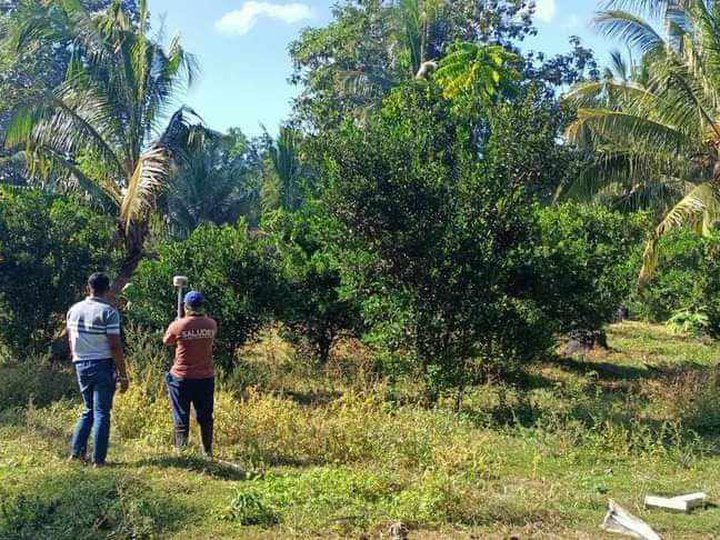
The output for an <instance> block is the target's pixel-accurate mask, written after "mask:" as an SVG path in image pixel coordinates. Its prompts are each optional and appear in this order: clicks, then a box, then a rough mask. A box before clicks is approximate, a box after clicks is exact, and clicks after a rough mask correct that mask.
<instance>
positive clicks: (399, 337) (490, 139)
mask: <svg viewBox="0 0 720 540" xmlns="http://www.w3.org/2000/svg"><path fill="white" fill-rule="evenodd" d="M523 100H524V101H521V102H519V103H503V104H498V105H497V106H496V107H494V109H493V110H492V111H488V113H487V119H486V120H485V122H486V125H485V126H483V127H484V128H485V134H484V140H481V141H473V140H472V138H468V137H467V134H468V132H469V131H472V130H473V129H475V128H477V127H478V126H476V125H474V124H473V122H474V120H473V119H468V118H462V117H457V116H456V112H455V110H454V109H453V108H452V107H451V106H450V104H448V103H447V102H446V101H445V100H443V98H442V97H441V96H439V95H437V94H436V89H435V88H433V87H432V85H426V84H412V85H409V86H408V87H406V88H403V89H402V91H398V92H395V93H393V94H392V95H391V96H390V97H389V98H387V99H386V100H385V101H384V103H383V107H382V109H381V110H380V111H378V112H377V113H376V114H374V115H372V116H371V117H370V119H369V120H368V122H367V125H365V126H364V127H363V128H362V129H360V128H358V127H357V126H355V125H347V126H346V127H345V128H344V129H343V130H341V131H340V132H339V133H337V134H335V135H333V136H328V137H326V138H324V139H323V141H322V148H323V151H324V155H325V156H326V163H325V166H326V170H327V171H328V175H329V185H330V188H329V190H328V194H327V201H328V204H329V206H330V208H331V211H332V213H333V217H335V218H336V219H338V221H340V222H341V223H342V224H343V225H344V227H345V234H344V235H342V236H340V237H339V240H340V241H341V242H342V244H343V246H344V247H345V249H346V250H347V252H348V255H345V256H344V259H343V261H344V266H345V268H346V272H345V276H344V277H347V282H348V283H349V284H352V285H353V287H354V289H355V291H356V294H357V295H358V298H359V299H360V300H361V302H362V306H363V314H364V316H365V317H366V320H367V321H368V323H369V324H370V325H371V326H372V331H371V333H370V336H371V337H372V339H373V343H374V344H376V345H379V347H380V348H381V350H382V349H384V350H385V351H388V350H389V351H392V354H387V353H385V354H384V355H383V357H384V359H386V360H388V361H389V363H390V365H391V366H392V368H393V369H395V368H396V367H398V366H403V365H405V366H407V365H408V364H409V365H411V366H413V365H414V367H415V368H416V369H417V372H419V373H420V374H421V375H422V377H424V379H425V381H426V382H427V386H428V398H429V400H431V401H433V400H436V399H437V397H438V394H439V392H440V391H442V390H445V389H453V390H458V394H457V399H458V404H459V402H460V400H461V399H462V392H463V389H464V388H465V387H467V386H468V385H472V384H476V383H477V382H479V381H481V380H483V378H484V377H485V372H486V369H487V366H488V364H497V365H500V366H502V368H503V369H504V370H505V371H506V372H507V371H517V368H518V367H519V366H521V365H523V364H524V363H527V362H529V361H531V360H533V359H536V358H537V357H538V356H540V355H541V354H543V353H544V352H546V351H547V350H548V349H549V348H551V346H552V345H553V343H554V336H555V334H556V333H557V332H559V331H563V330H571V329H573V328H583V327H591V328H596V327H599V326H600V325H601V324H603V323H605V322H608V321H609V320H611V318H612V315H613V313H614V310H615V309H617V307H618V306H619V304H620V302H621V301H622V299H623V298H624V296H625V295H626V294H627V291H628V290H629V288H630V285H629V283H630V280H629V279H625V278H622V279H620V278H618V276H617V275H614V272H616V271H619V270H617V269H615V268H614V266H619V265H621V264H622V263H623V262H624V261H627V251H628V246H630V245H632V246H633V249H635V248H636V246H637V245H639V242H638V240H637V239H636V238H633V235H632V234H629V233H628V229H632V230H633V234H635V235H636V236H638V234H639V233H638V231H640V230H641V229H640V228H639V227H638V226H637V224H634V225H633V226H632V227H628V226H626V225H625V224H624V221H625V219H626V218H625V216H622V215H620V214H611V213H608V214H602V212H601V211H600V210H596V211H591V210H582V209H580V208H574V207H570V206H568V207H563V208H561V209H559V210H548V211H547V212H546V213H545V214H542V213H540V215H539V216H538V215H537V212H536V210H535V208H536V207H535V203H537V200H538V194H537V193H538V191H540V192H543V191H544V190H545V186H547V185H548V183H549V182H550V181H551V180H552V179H551V178H548V175H549V171H552V170H553V169H552V168H546V167H544V164H545V162H546V160H547V159H549V158H548V156H551V155H554V154H555V153H557V152H558V150H557V145H556V140H555V133H556V127H557V126H555V124H554V123H553V122H552V121H551V120H550V116H551V115H548V114H547V110H546V109H547V104H545V103H542V101H541V100H538V98H537V97H536V96H534V95H533V94H532V92H529V93H528V95H526V96H525V97H524V98H523ZM538 101H540V102H538ZM478 155H481V156H482V159H479V160H478ZM585 220H588V221H589V223H588V224H587V227H586V224H585ZM555 221H559V222H560V226H559V227H558V229H557V230H556V229H554V228H553V226H554V225H555V223H554V222H555ZM606 227H608V229H607V230H606V229H605V228H606ZM628 264H629V263H628ZM623 271H624V270H623ZM407 352H409V353H410V354H409V355H408V354H403V353H407ZM408 356H409V358H408ZM408 360H409V362H408Z"/></svg>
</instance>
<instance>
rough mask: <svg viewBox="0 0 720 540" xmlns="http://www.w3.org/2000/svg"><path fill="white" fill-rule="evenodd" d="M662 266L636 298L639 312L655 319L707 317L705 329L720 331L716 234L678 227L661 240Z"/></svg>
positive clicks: (719, 261) (635, 307)
mask: <svg viewBox="0 0 720 540" xmlns="http://www.w3.org/2000/svg"><path fill="white" fill-rule="evenodd" d="M658 251H659V253H660V254H661V259H660V263H659V265H658V270H657V272H656V274H655V275H654V276H653V279H652V280H651V281H650V282H649V283H648V284H647V285H646V286H645V287H644V288H643V290H641V291H639V292H638V293H637V295H636V296H635V297H634V299H633V303H632V306H631V307H632V308H633V310H634V311H635V312H636V313H637V314H638V316H640V317H642V318H644V319H648V320H650V321H654V322H664V321H667V320H668V319H671V318H673V317H675V318H676V320H679V319H683V320H692V319H698V318H699V319H702V318H705V317H706V318H707V321H706V324H702V325H701V326H703V327H704V331H707V332H708V333H710V334H712V335H720V250H718V238H717V237H716V236H714V237H710V238H703V237H700V236H698V235H697V234H696V233H695V232H694V231H690V230H677V231H674V232H673V233H672V234H669V235H667V236H666V237H664V238H663V239H662V240H661V244H660V249H659V250H658Z"/></svg>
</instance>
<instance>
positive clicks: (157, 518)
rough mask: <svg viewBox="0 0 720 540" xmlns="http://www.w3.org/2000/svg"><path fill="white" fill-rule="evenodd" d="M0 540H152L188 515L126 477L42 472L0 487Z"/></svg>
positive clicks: (107, 472) (83, 471)
mask: <svg viewBox="0 0 720 540" xmlns="http://www.w3.org/2000/svg"><path fill="white" fill-rule="evenodd" d="M0 508H1V510H2V511H1V512H0V538H53V539H58V540H64V539H68V540H70V539H73V540H74V539H77V538H83V539H95V538H97V539H100V538H156V537H158V536H159V535H160V533H163V534H166V533H168V532H173V531H179V530H181V529H182V528H183V527H184V525H185V523H186V521H187V520H188V519H192V517H193V516H192V515H191V512H190V509H189V508H188V507H187V506H186V505H184V504H182V503H180V502H178V501H177V500H174V499H173V498H172V496H171V494H168V493H164V492H162V491H160V490H158V489H157V488H155V487H154V486H152V485H151V484H149V483H147V482H145V481H143V480H141V479H139V478H137V477H133V476H129V475H127V471H124V472H123V471H119V470H113V469H103V470H101V471H93V470H88V469H84V468H78V469H77V470H72V471H68V472H62V473H58V472H57V471H53V470H46V471H44V472H43V475H42V476H40V477H39V478H38V479H37V481H29V482H28V481H23V482H21V483H20V485H19V486H16V485H13V486H0Z"/></svg>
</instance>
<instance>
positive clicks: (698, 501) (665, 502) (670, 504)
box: [645, 492, 707, 512]
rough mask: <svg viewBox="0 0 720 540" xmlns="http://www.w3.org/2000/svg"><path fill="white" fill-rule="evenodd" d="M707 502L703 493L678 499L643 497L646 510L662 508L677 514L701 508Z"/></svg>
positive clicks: (681, 496) (691, 494) (653, 496)
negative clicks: (674, 511)
mask: <svg viewBox="0 0 720 540" xmlns="http://www.w3.org/2000/svg"><path fill="white" fill-rule="evenodd" d="M706 502H707V495H706V494H705V493H702V492H699V493H690V494H688V495H680V496H678V497H657V496H655V495H648V496H646V497H645V506H646V507H648V508H664V509H666V510H676V511H678V512H690V510H692V509H693V508H697V507H698V506H703V505H704V504H705V503H706Z"/></svg>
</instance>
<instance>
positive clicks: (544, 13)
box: [535, 0, 557, 23]
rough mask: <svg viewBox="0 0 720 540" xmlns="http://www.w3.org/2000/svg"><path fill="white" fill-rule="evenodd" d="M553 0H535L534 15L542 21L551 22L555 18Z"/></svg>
mask: <svg viewBox="0 0 720 540" xmlns="http://www.w3.org/2000/svg"><path fill="white" fill-rule="evenodd" d="M556 8H557V6H556V5H555V0H537V1H536V2H535V16H536V17H537V18H538V19H539V20H541V21H542V22H544V23H551V22H552V20H553V19H554V18H555V10H556Z"/></svg>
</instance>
